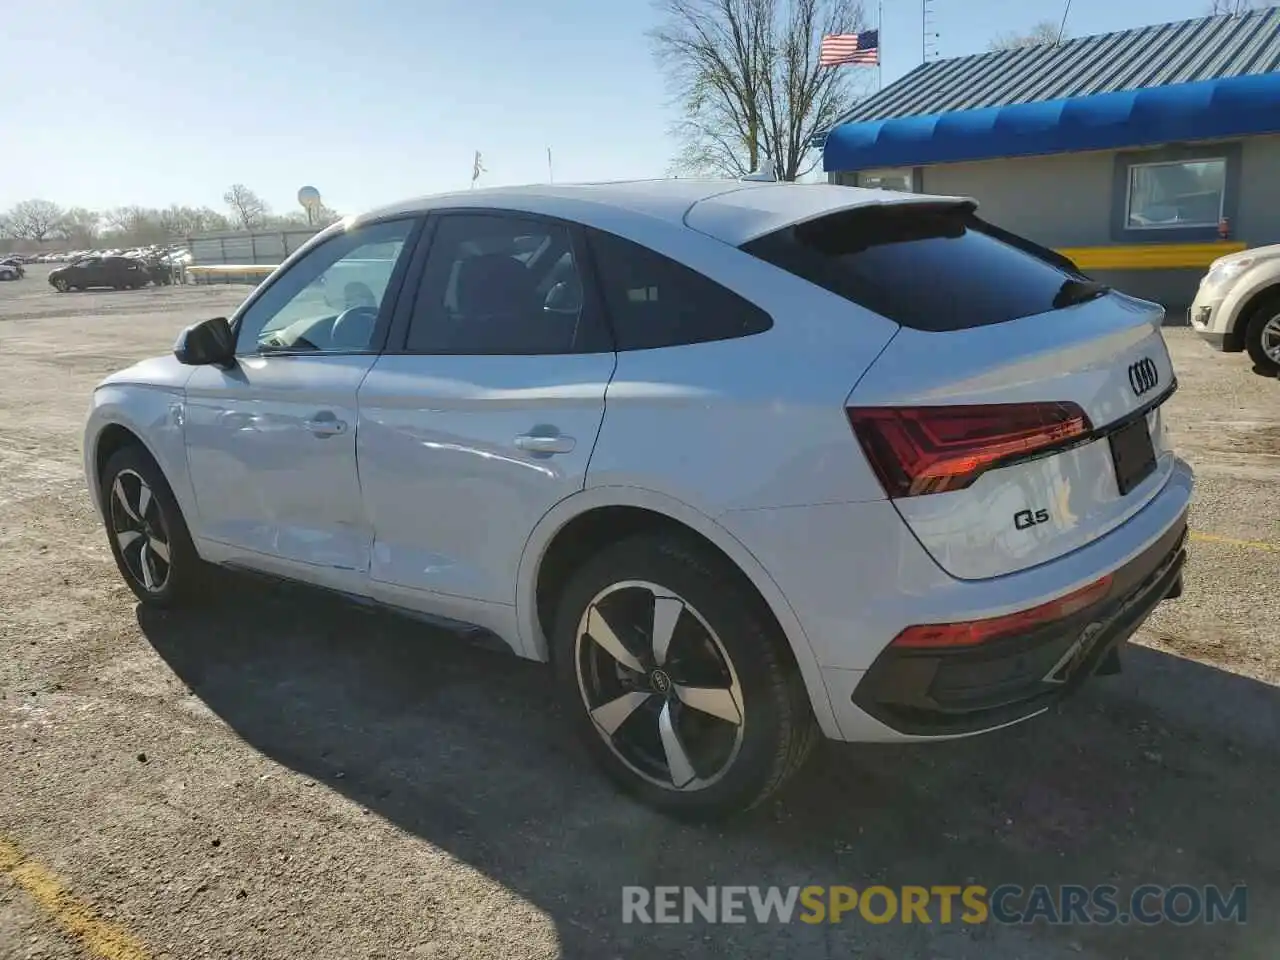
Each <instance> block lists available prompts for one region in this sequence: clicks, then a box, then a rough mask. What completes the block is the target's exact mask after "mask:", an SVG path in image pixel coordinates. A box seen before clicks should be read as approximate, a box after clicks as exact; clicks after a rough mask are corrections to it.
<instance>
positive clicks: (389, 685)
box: [0, 268, 1280, 960]
mask: <svg viewBox="0 0 1280 960" xmlns="http://www.w3.org/2000/svg"><path fill="white" fill-rule="evenodd" d="M43 275H44V271H43V270H42V269H41V268H32V269H30V270H29V271H28V276H27V279H26V280H24V281H21V282H19V283H12V284H0V649H2V650H3V654H4V655H3V657H2V658H0V718H3V720H2V721H0V850H2V849H3V844H4V843H5V842H7V843H9V844H12V845H14V846H16V847H17V848H19V849H21V850H22V851H23V852H24V853H25V854H26V855H27V856H28V857H30V858H31V862H32V863H38V864H40V865H41V869H44V870H47V871H48V872H49V875H51V876H56V877H57V878H59V879H60V882H61V883H62V884H63V885H64V886H65V889H66V891H68V893H67V895H66V896H63V895H58V896H46V897H44V898H43V899H42V897H41V895H40V893H39V889H38V887H37V884H36V883H35V882H34V881H32V880H31V875H32V874H31V872H30V871H28V872H26V873H23V872H22V871H21V870H12V869H10V870H5V869H4V868H3V864H2V863H0V957H3V958H24V960H34V958H58V960H62V958H67V957H76V956H88V955H93V954H92V952H91V950H90V948H87V947H85V946H84V945H83V944H84V942H86V941H85V939H84V937H85V935H84V933H83V930H82V931H81V936H80V939H79V940H77V939H76V938H75V937H74V936H72V935H69V934H68V933H67V930H66V929H65V927H64V925H65V924H66V923H67V922H68V921H67V911H68V909H69V908H68V907H67V903H68V902H69V900H68V897H70V896H72V895H74V897H75V898H77V901H78V902H79V903H80V904H82V905H83V906H84V909H87V910H92V911H94V914H95V915H96V917H97V918H99V920H100V921H101V922H103V923H109V924H112V925H114V927H116V928H119V929H122V930H127V931H128V932H129V934H130V935H131V936H133V937H136V938H137V940H138V942H140V943H142V944H143V945H145V950H146V951H147V952H146V953H145V954H143V956H145V957H151V958H161V957H172V958H181V960H190V958H203V957H246V958H261V960H273V958H286V957H289V958H292V957H307V958H310V960H322V958H335V960H336V958H341V960H351V958H357V957H367V958H382V957H385V958H396V960H402V958H419V957H423V958H425V957H467V958H479V957H490V956H494V957H498V956H500V957H503V958H505V960H514V958H523V957H530V958H533V957H538V958H543V957H556V956H565V957H590V958H610V957H622V956H643V957H647V958H659V957H710V956H735V957H742V958H749V957H761V958H766V957H768V958H773V957H781V956H796V957H810V956H812V957H834V956H851V955H858V956H864V957H880V958H893V960H900V958H909V957H921V958H924V957H948V958H979V957H981V958H996V960H1001V958H1008V960H1013V958H1020V957H1028V956H1036V957H1050V958H1052V957H1106V958H1112V957H1114V958H1120V957H1134V956H1161V957H1167V958H1175V960H1176V958H1184V957H1185V958H1193V957H1194V958H1201V957H1205V956H1214V957H1259V958H1261V957H1274V956H1276V955H1277V954H1278V953H1280V919H1278V917H1277V912H1276V909H1277V906H1278V905H1280V869H1278V868H1277V864H1280V832H1278V831H1277V830H1276V829H1275V826H1276V822H1277V820H1278V819H1280V817H1278V814H1280V759H1278V757H1280V753H1278V751H1277V749H1276V748H1277V744H1278V743H1280V691H1277V684H1278V683H1280V591H1277V590H1276V589H1275V585H1276V584H1277V583H1280V506H1278V504H1280V497H1278V496H1277V492H1278V491H1280V382H1277V381H1275V380H1269V379H1264V378H1262V377H1260V376H1257V375H1255V374H1254V373H1253V372H1252V371H1251V370H1250V369H1249V365H1248V363H1247V361H1245V360H1244V359H1243V358H1242V357H1240V356H1226V357H1224V356H1220V355H1215V354H1212V353H1211V352H1209V351H1208V350H1207V349H1206V348H1205V347H1203V345H1201V344H1200V343H1199V342H1198V341H1197V340H1195V339H1194V337H1193V336H1192V335H1191V334H1190V332H1189V331H1188V330H1186V329H1174V328H1171V329H1169V330H1168V331H1167V332H1168V337H1169V343H1170V348H1171V350H1172V351H1173V354H1174V359H1175V363H1176V365H1177V369H1178V375H1179V378H1180V380H1181V384H1182V386H1181V389H1180V391H1179V392H1178V394H1177V395H1176V396H1175V397H1174V399H1173V400H1172V401H1171V405H1170V414H1169V416H1170V420H1171V422H1172V425H1173V429H1174V439H1175V442H1176V443H1177V445H1178V446H1179V447H1180V449H1181V452H1182V453H1183V455H1184V456H1186V457H1187V458H1188V459H1189V460H1191V462H1192V463H1193V465H1194V466H1195V468H1196V470H1197V474H1198V478H1199V488H1198V492H1197V496H1196V501H1195V505H1194V508H1193V514H1192V523H1193V527H1194V528H1195V530H1196V531H1197V533H1198V534H1199V539H1197V540H1196V541H1195V542H1194V543H1193V560H1192V562H1191V565H1190V567H1189V569H1188V576H1187V592H1186V595H1185V596H1184V597H1183V598H1182V599H1180V600H1178V601H1174V602H1170V603H1166V604H1164V605H1162V607H1161V608H1160V609H1159V611H1158V612H1157V613H1156V615H1155V616H1154V617H1153V618H1152V619H1151V621H1149V623H1148V625H1147V626H1146V627H1145V628H1144V629H1143V631H1142V633H1141V634H1140V636H1139V637H1138V638H1137V645H1135V647H1134V648H1133V649H1132V650H1131V651H1130V653H1129V654H1128V655H1127V658H1126V663H1125V672H1124V673H1123V674H1122V675H1121V676H1119V677H1115V678H1105V679H1104V678H1099V679H1098V680H1096V681H1095V682H1094V683H1092V684H1091V685H1089V686H1088V687H1086V688H1085V690H1084V691H1083V692H1082V693H1081V695H1080V696H1079V697H1077V698H1076V699H1074V700H1072V701H1069V702H1067V703H1065V704H1063V705H1062V706H1061V707H1060V708H1059V709H1058V710H1056V711H1055V712H1054V713H1053V714H1051V715H1050V716H1048V717H1045V718H1042V719H1040V720H1038V721H1036V722H1032V723H1029V724H1025V725H1022V726H1019V727H1016V728H1013V729H1010V730H1006V731H1002V732H1000V733H997V734H992V735H989V736H986V737H980V738H976V739H972V740H966V741H961V742H956V743H950V744H932V745H927V746H920V747H911V748H904V747H893V748H889V747H855V746H835V745H829V746H828V747H827V748H826V749H824V750H823V751H822V752H821V755H820V756H819V758H818V759H817V761H816V762H815V763H814V764H813V765H812V766H811V767H809V768H808V769H807V771H806V772H805V774H804V775H803V776H802V777H801V779H800V780H799V781H798V782H797V783H796V784H795V785H794V787H793V788H792V789H790V790H789V791H787V793H786V794H785V796H783V797H782V798H781V799H780V800H779V801H778V802H776V803H775V804H773V805H771V806H770V807H769V808H768V809H765V810H761V811H758V812H756V813H755V814H753V815H751V816H749V817H746V818H743V819H740V820H738V821H735V822H734V823H732V824H731V825H729V826H725V827H721V828H694V827H687V826H678V825H675V824H673V823H671V822H669V821H667V820H664V819H663V818H661V817H659V816H657V815H655V814H652V813H649V812H648V811H646V810H644V809H642V808H638V807H636V806H635V805H633V804H632V803H631V802H629V801H627V800H626V799H624V798H622V797H620V796H618V795H617V794H616V793H614V792H613V791H612V790H611V789H610V788H609V787H608V786H607V785H606V784H605V783H604V781H603V780H602V779H601V778H600V777H598V776H597V775H596V773H595V772H594V771H593V769H591V768H590V766H589V765H588V764H587V762H586V761H585V760H584V758H583V757H582V756H581V755H580V754H579V753H578V751H577V750H576V749H575V748H574V747H573V746H572V745H571V744H570V743H569V742H568V739H567V736H566V728H565V723H564V720H563V718H561V717H559V716H558V715H557V711H556V708H555V706H554V704H553V702H552V697H551V692H550V687H549V684H548V680H547V676H546V674H545V671H544V668H542V667H540V666H538V665H535V664H529V663H524V662H520V661H517V660H515V659H514V658H511V657H504V656H501V655H498V654H494V653H488V652H483V651H479V650H476V649H472V648H470V647H466V646H463V645H460V644H459V642H458V641H457V640H456V638H454V637H452V636H450V635H448V634H444V633H440V632H436V631H433V630H431V629H428V628H426V627H424V626H422V625H421V624H418V623H416V622H409V621H403V620H400V619H397V618H395V617H392V616H390V615H385V614H381V613H377V612H367V611H363V610H358V609H353V608H351V607H349V606H346V605H345V604H343V603H341V602H339V601H337V600H334V599H331V598H329V597H326V596H323V595H319V594H317V593H315V592H312V591H308V590H305V589H302V588H285V587H279V588H275V587H267V586H263V585H260V584H258V583H256V582H251V581H248V580H246V579H243V578H239V577H233V576H230V575H228V576H225V577H222V578H220V580H219V587H220V589H221V590H222V591H223V592H224V593H225V602H222V603H220V604H218V605H216V606H214V607H212V608H210V609H208V610H206V611H204V612H202V613H201V614H200V615H198V616H197V615H193V614H185V613H184V614H171V615H167V616H165V615H159V614H156V613H153V612H149V611H144V610H140V609H138V608H137V607H136V606H135V604H134V602H133V599H132V595H131V594H129V592H128V591H127V589H126V588H125V587H124V585H123V584H122V583H121V581H120V579H119V577H118V576H117V574H116V571H115V569H114V567H113V566H112V564H111V559H110V555H109V553H108V550H107V546H106V541H105V538H104V536H103V534H102V532H101V530H100V528H99V527H98V526H97V523H96V520H95V518H94V516H93V514H92V510H91V507H90V505H89V501H88V499H87V496H86V494H85V492H84V489H83V481H82V479H81V474H80V451H79V446H80V429H81V422H82V417H83V414H84V411H85V408H86V405H87V403H88V397H89V393H90V391H91V389H92V386H93V384H94V383H95V382H96V381H97V380H98V379H99V378H100V377H102V376H103V375H104V374H106V373H108V372H109V371H111V370H112V369H115V368H117V367H120V366H123V365H125V364H126V363H128V362H130V361H131V360H133V359H136V358H138V357H141V356H145V355H148V354H155V353H159V352H162V351H164V350H166V349H168V347H169V346H170V344H171V343H172V341H173V338H174V335H175V333H176V331H177V329H178V328H179V327H181V326H182V325H184V324H186V323H190V322H192V321H193V320H196V319H200V318H202V317H207V316H213V315H216V314H219V313H226V312H229V311H230V310H231V309H233V308H234V306H235V304H236V302H237V301H238V299H239V298H240V297H241V296H242V295H243V293H244V290H243V288H216V287H215V288H207V287H201V288H166V289H148V290H142V291H136V292H122V293H115V292H102V293H89V294H67V295H61V296H60V295H56V294H54V293H53V292H52V291H51V290H50V289H49V287H48V286H47V285H46V284H45V282H44V279H43ZM1240 541H1248V542H1247V543H1244V542H1240ZM24 878H25V879H24ZM873 882H882V883H887V884H890V885H896V884H923V885H926V886H927V885H932V884H943V883H957V884H963V883H966V882H979V883H983V884H985V885H988V886H994V885H996V884H999V883H1002V882H1019V883H1024V884H1031V883H1048V884H1053V883H1079V884H1084V885H1094V884H1099V883H1115V884H1116V885H1118V886H1120V887H1122V888H1125V887H1128V886H1133V885H1137V884H1139V883H1144V882H1150V883H1157V884H1166V885H1167V884H1175V883H1190V884H1194V885H1203V884H1210V883H1216V884H1223V885H1231V884H1235V883H1247V884H1248V885H1249V917H1248V920H1249V922H1248V923H1247V924H1246V925H1244V926H1238V925H1233V924H1219V925H1216V926H1207V925H1200V924H1196V925H1193V926H1189V927H1174V926H1172V925H1162V926H1159V927H1154V928H1137V927H1134V926H1112V927H1098V926H1093V927H1090V926H1076V927H1049V926H1044V925H1035V926H1031V927H1027V928H1017V927H1000V926H995V925H987V926H980V927H965V926H963V925H961V924H952V925H949V926H944V925H942V924H937V925H929V926H926V925H921V924H914V925H904V924H897V923H895V924H887V925H883V926H875V925H870V924H867V923H864V922H862V921H860V920H855V921H853V922H846V923H844V924H841V925H839V926H806V925H803V924H793V925H786V926H781V925H763V926H762V925H757V924H754V923H752V924H748V925H746V926H737V927H734V926H707V925H703V924H693V925H674V926H659V927H641V926H633V925H624V924H622V923H621V920H620V903H621V892H620V889H621V887H622V886H623V885H626V884H641V885H656V884H672V885H686V884H687V885H691V886H698V887H702V886H706V885H708V884H771V883H777V884H783V885H789V884H801V885H803V884H809V883H814V884H837V883H847V884H852V885H855V886H859V887H864V886H866V885H868V884H871V883H873ZM50 904H52V906H51V905H50ZM81 913H83V911H81ZM59 917H61V921H62V923H61V925H60V923H59V920H58V918H59ZM96 949H97V955H99V956H106V957H109V958H110V960H128V958H131V957H132V958H134V960H136V955H135V954H127V953H124V952H121V951H122V950H123V948H118V949H117V948H115V947H111V948H110V949H108V948H107V947H102V946H101V945H100V946H99V947H98V948H96ZM112 950H114V951H115V952H114V953H112V952H111V951H112Z"/></svg>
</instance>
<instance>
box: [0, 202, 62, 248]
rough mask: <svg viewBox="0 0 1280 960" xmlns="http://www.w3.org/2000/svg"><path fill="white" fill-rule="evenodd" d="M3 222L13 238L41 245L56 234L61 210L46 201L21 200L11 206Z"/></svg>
mask: <svg viewBox="0 0 1280 960" xmlns="http://www.w3.org/2000/svg"><path fill="white" fill-rule="evenodd" d="M4 220H5V225H6V227H7V229H8V232H9V233H12V234H13V235H14V236H15V237H18V238H20V239H22V240H34V241H35V242H36V243H43V242H44V241H45V240H47V239H49V238H50V237H52V236H53V235H54V234H55V233H56V232H57V230H58V224H59V223H60V222H61V221H62V208H61V207H60V206H58V205H57V204H56V203H52V202H50V201H48V200H23V201H21V202H20V203H15V204H14V205H13V207H12V208H11V209H10V210H9V212H8V213H7V214H5V216H4Z"/></svg>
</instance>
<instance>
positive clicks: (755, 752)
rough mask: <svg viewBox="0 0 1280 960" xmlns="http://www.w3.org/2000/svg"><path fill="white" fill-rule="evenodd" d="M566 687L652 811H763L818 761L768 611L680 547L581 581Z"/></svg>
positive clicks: (629, 553) (598, 752)
mask: <svg viewBox="0 0 1280 960" xmlns="http://www.w3.org/2000/svg"><path fill="white" fill-rule="evenodd" d="M554 644H555V661H556V673H557V685H558V687H559V692H560V695H561V697H562V700H563V702H564V704H565V706H566V708H567V709H568V710H569V711H570V715H571V716H572V717H573V723H574V725H575V727H576V730H577V732H578V734H579V735H580V736H581V737H582V738H583V740H584V742H585V744H586V745H587V748H588V749H589V750H590V752H591V753H592V755H593V756H594V757H595V759H596V760H597V761H598V762H599V763H600V764H601V766H602V767H603V768H604V770H605V772H606V773H607V774H608V775H609V776H610V777H611V778H612V779H613V780H614V781H616V782H617V783H618V784H619V785H621V786H622V787H623V789H625V790H627V791H628V792H629V793H631V794H632V795H634V796H636V797H637V798H639V799H640V800H642V801H643V802H645V803H647V804H649V805H651V806H653V807H656V808H658V809H660V810H663V811H665V812H667V813H671V814H673V815H676V816H681V817H686V818H691V819H706V818H711V817H718V816H723V815H726V814H731V813H735V812H738V811H741V810H745V809H748V808H751V807H754V806H756V805H758V804H760V803H761V802H763V801H764V800H765V799H767V798H768V797H769V796H770V795H772V794H773V793H774V792H775V791H776V790H777V789H778V788H779V787H781V786H782V784H783V783H785V782H786V780H787V779H788V778H789V777H790V776H791V775H792V774H793V773H795V771H796V770H797V769H799V767H800V766H801V764H802V763H803V762H804V760H805V758H806V757H807V756H808V755H809V753H810V751H811V750H812V747H813V745H814V743H815V742H816V740H817V726H816V724H815V722H814V720H813V716H812V713H811V711H810V709H809V702H808V695H807V693H806V691H805V687H804V683H803V682H802V681H801V679H800V676H799V673H798V671H797V669H796V667H795V664H794V662H793V661H792V660H791V658H790V655H789V651H788V650H787V649H786V641H785V639H784V638H782V637H781V636H780V635H779V632H778V628H777V625H776V624H775V623H774V622H773V621H772V618H771V616H770V615H769V613H768V611H767V610H766V609H765V608H764V605H763V603H762V601H761V600H760V598H759V597H758V596H756V595H755V594H754V592H753V591H752V590H751V588H750V586H749V584H747V583H746V582H744V581H743V579H742V576H741V574H740V573H739V572H738V571H737V570H736V569H733V568H730V567H728V565H727V564H726V562H725V561H724V560H723V559H722V558H720V557H717V556H715V555H714V554H712V553H711V552H710V551H708V550H706V549H704V548H701V547H699V546H698V545H696V544H692V543H689V542H686V541H685V540H684V539H682V538H680V537H676V536H661V535H660V536H641V537H636V538H633V539H629V540H626V541H623V542H621V543H618V544H615V545H613V546H611V547H608V548H606V549H605V550H603V551H602V552H601V553H599V554H598V555H597V556H595V557H594V558H593V559H591V560H590V561H589V562H588V563H587V564H585V565H584V566H583V568H582V569H580V570H579V571H578V572H577V573H576V574H575V575H574V576H573V577H572V579H571V580H570V582H569V584H568V586H567V587H566V589H565V592H564V595H563V597H562V599H561V603H560V609H559V614H558V617H557V620H556V626H555V629H554Z"/></svg>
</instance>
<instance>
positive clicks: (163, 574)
mask: <svg viewBox="0 0 1280 960" xmlns="http://www.w3.org/2000/svg"><path fill="white" fill-rule="evenodd" d="M101 481H102V488H101V498H102V515H103V520H104V522H105V523H106V527H107V536H108V538H109V540H110V545H111V554H112V556H114V557H115V561H116V566H117V567H118V568H119V570H120V574H121V576H123V577H124V580H125V583H127V584H128V585H129V589H130V590H132V591H133V592H134V594H135V595H136V596H137V598H138V599H139V600H141V601H142V602H143V603H147V604H153V605H155V606H159V607H171V606H176V605H178V604H179V603H181V602H183V601H185V600H189V599H191V598H192V597H193V596H194V595H195V592H196V588H197V586H198V584H199V580H200V578H201V574H202V573H203V569H202V567H203V563H202V561H201V560H200V557H199V556H198V555H197V554H196V550H195V546H194V545H193V544H192V542H191V534H190V533H189V532H188V530H187V524H186V522H185V521H184V520H183V517H182V511H181V509H179V507H178V502H177V500H175V499H174V496H173V491H172V490H171V489H170V488H169V484H168V482H167V481H166V480H165V478H164V474H163V473H161V472H160V468H159V467H158V466H156V463H155V461H154V460H152V459H151V456H150V454H148V453H147V451H146V450H144V449H143V448H142V447H140V446H137V445H131V446H126V447H123V448H122V449H120V450H117V451H116V452H115V453H113V454H112V455H111V457H110V458H109V459H108V460H107V464H106V467H105V469H104V470H103V471H102V478H101Z"/></svg>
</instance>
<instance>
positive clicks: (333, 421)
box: [304, 410, 347, 437]
mask: <svg viewBox="0 0 1280 960" xmlns="http://www.w3.org/2000/svg"><path fill="white" fill-rule="evenodd" d="M304 426H305V427H306V428H307V429H308V430H310V431H311V432H312V433H313V434H315V435H316V436H317V437H336V436H338V435H339V434H343V433H346V432H347V421H345V420H339V419H338V418H337V417H335V416H334V415H333V414H332V413H330V412H329V411H327V410H326V411H324V412H322V413H317V414H316V415H315V416H314V417H313V418H311V419H310V420H308V421H307V422H306V423H305V424H304Z"/></svg>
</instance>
